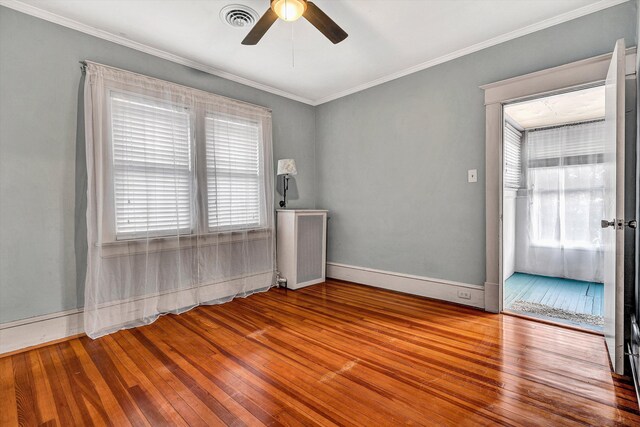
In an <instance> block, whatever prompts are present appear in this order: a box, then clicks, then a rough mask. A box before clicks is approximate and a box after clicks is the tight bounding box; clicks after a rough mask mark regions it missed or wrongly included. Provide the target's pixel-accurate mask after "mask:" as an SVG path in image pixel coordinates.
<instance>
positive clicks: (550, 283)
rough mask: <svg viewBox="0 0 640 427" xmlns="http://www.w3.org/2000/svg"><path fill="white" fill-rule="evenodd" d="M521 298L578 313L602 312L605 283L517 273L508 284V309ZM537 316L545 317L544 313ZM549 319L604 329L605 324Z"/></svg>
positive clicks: (505, 305)
mask: <svg viewBox="0 0 640 427" xmlns="http://www.w3.org/2000/svg"><path fill="white" fill-rule="evenodd" d="M518 300H520V301H527V302H533V303H538V304H544V305H547V306H550V307H554V308H559V309H562V310H566V311H570V312H574V313H585V314H592V315H596V316H602V315H603V303H604V285H603V284H602V283H595V282H583V281H580V280H571V279H562V278H558V277H548V276H536V275H533V274H526V273H514V274H513V276H511V277H509V278H508V279H507V280H506V281H505V284H504V308H505V310H509V306H510V305H511V304H513V303H514V302H515V301H518ZM536 317H541V318H544V316H536ZM547 320H553V321H557V322H560V323H568V324H572V325H574V326H585V327H588V328H589V329H596V330H602V328H601V327H596V326H592V325H589V326H587V325H575V324H574V323H573V322H570V321H566V320H564V319H552V318H549V319H547Z"/></svg>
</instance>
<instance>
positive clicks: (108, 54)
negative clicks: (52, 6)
mask: <svg viewBox="0 0 640 427" xmlns="http://www.w3.org/2000/svg"><path fill="white" fill-rule="evenodd" d="M84 59H89V60H93V61H96V62H100V63H104V64H108V65H112V66H115V67H119V68H124V69H127V70H131V71H135V72H138V73H142V74H146V75H150V76H154V77H158V78H161V79H165V80H169V81H173V82H177V83H180V84H184V85H188V86H192V87H195V88H198V89H203V90H206V91H210V92H214V93H217V94H220V95H224V96H228V97H231V98H235V99H240V100H243V101H248V102H251V103H254V104H258V105H263V106H266V107H270V108H272V109H273V141H274V160H277V159H279V158H285V157H286V158H289V157H291V158H295V159H296V162H297V164H298V171H299V174H298V175H297V176H296V177H295V181H293V180H292V182H291V186H290V188H291V189H293V190H294V191H292V193H293V194H292V195H293V199H292V200H291V203H290V206H292V207H297V206H300V207H314V206H315V188H316V187H315V159H314V138H315V129H314V126H315V118H314V117H315V111H314V108H313V107H311V106H308V105H304V104H301V103H298V102H295V101H291V100H289V99H286V98H282V97H279V96H276V95H272V94H269V93H266V92H262V91H259V90H256V89H253V88H250V87H247V86H243V85H240V84H237V83H234V82H231V81H228V80H225V79H222V78H218V77H215V76H212V75H209V74H206V73H203V72H200V71H196V70H193V69H190V68H187V67H184V66H181V65H177V64H175V63H172V62H169V61H165V60H162V59H159V58H156V57H153V56H150V55H146V54H144V53H141V52H138V51H135V50H132V49H128V48H125V47H122V46H119V45H116V44H113V43H110V42H107V41H104V40H101V39H98V38H95V37H91V36H88V35H86V34H82V33H79V32H76V31H73V30H70V29H67V28H64V27H61V26H58V25H54V24H52V23H49V22H46V21H42V20H39V19H36V18H33V17H30V16H27V15H24V14H22V13H18V12H15V11H13V10H11V9H8V8H5V7H0V323H2V322H7V321H12V320H17V319H24V318H28V317H32V316H37V315H41V314H48V313H53V312H58V311H62V310H69V309H73V308H76V307H80V306H82V302H83V298H84V297H83V293H82V289H83V282H84V274H85V269H86V259H85V255H84V251H85V250H86V240H85V239H86V237H85V236H86V234H85V233H86V224H85V219H84V215H85V208H86V204H85V192H86V168H85V166H84V161H85V160H84V154H85V153H84V136H83V132H84V129H83V125H82V121H81V120H80V122H79V123H78V120H77V119H78V117H81V115H80V116H79V114H80V111H79V106H80V107H81V106H82V99H81V93H82V90H81V89H82V82H81V77H82V75H81V72H80V65H79V64H78V61H81V60H84ZM274 171H275V169H274Z"/></svg>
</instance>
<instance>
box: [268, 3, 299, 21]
mask: <svg viewBox="0 0 640 427" xmlns="http://www.w3.org/2000/svg"><path fill="white" fill-rule="evenodd" d="M271 9H273V11H274V12H275V13H276V15H278V18H280V19H282V20H283V21H287V22H292V21H296V20H297V19H299V18H300V17H301V16H302V14H303V13H304V11H305V10H307V3H306V2H304V1H302V0H271Z"/></svg>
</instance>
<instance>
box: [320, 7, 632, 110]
mask: <svg viewBox="0 0 640 427" xmlns="http://www.w3.org/2000/svg"><path fill="white" fill-rule="evenodd" d="M627 1H632V0H600V1H599V2H596V3H592V4H590V5H587V6H584V7H581V8H579V9H576V10H573V11H571V12H567V13H563V14H561V15H558V16H555V17H553V18H549V19H546V20H544V21H540V22H538V23H535V24H532V25H528V26H526V27H523V28H520V29H518V30H515V31H511V32H509V33H506V34H502V35H500V36H497V37H494V38H491V39H489V40H486V41H484V42H481V43H476V44H474V45H471V46H469V47H465V48H463V49H460V50H456V51H455V52H451V53H448V54H446V55H443V56H440V57H438V58H435V59H431V60H429V61H426V62H423V63H421V64H417V65H414V66H412V67H409V68H405V69H404V70H400V71H397V72H395V73H391V74H387V75H385V76H382V77H380V78H377V79H375V80H371V81H370V82H367V83H363V84H361V85H358V86H354V87H352V88H350V89H346V90H343V91H341V92H337V93H334V94H333V95H329V96H326V97H323V98H320V99H317V100H315V102H314V105H320V104H325V103H327V102H330V101H333V100H335V99H338V98H343V97H345V96H347V95H351V94H353V93H356V92H361V91H363V90H365V89H369V88H372V87H374V86H378V85H381V84H383V83H386V82H389V81H391V80H395V79H399V78H400V77H404V76H407V75H409V74H413V73H416V72H418V71H422V70H426V69H427V68H431V67H434V66H436V65H439V64H442V63H445V62H448V61H452V60H454V59H457V58H460V57H462V56H465V55H469V54H471V53H475V52H478V51H480V50H482V49H486V48H488V47H492V46H495V45H498V44H500V43H504V42H507V41H509V40H513V39H516V38H518V37H522V36H525V35H527V34H531V33H535V32H536V31H540V30H544V29H545V28H549V27H553V26H554V25H558V24H562V23H564V22H567V21H571V20H573V19H576V18H580V17H582V16H585V15H589V14H591V13H594V12H598V11H600V10H603V9H607V8H610V7H613V6H617V5H619V4H622V3H626V2H627Z"/></svg>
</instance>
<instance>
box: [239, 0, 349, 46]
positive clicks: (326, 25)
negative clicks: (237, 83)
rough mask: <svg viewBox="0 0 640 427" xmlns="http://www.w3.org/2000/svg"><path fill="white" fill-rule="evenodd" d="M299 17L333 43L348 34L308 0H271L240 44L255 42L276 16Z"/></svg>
mask: <svg viewBox="0 0 640 427" xmlns="http://www.w3.org/2000/svg"><path fill="white" fill-rule="evenodd" d="M300 17H304V18H305V19H306V20H307V21H309V22H310V23H311V25H313V26H314V27H316V28H317V29H318V31H320V32H321V33H322V34H324V36H325V37H326V38H328V39H329V40H330V41H331V42H332V43H333V44H337V43H340V42H341V41H342V40H344V39H346V38H347V37H348V34H347V33H346V32H345V31H344V30H343V29H342V28H340V26H339V25H338V24H336V23H335V22H334V21H333V20H332V19H331V18H329V17H328V16H327V14H326V13H324V12H323V11H322V10H321V9H320V8H319V7H318V6H316V5H315V3H313V2H310V1H308V0H271V4H270V7H269V9H267V11H266V12H265V13H264V15H262V17H260V19H259V20H258V22H256V24H255V25H254V26H253V28H252V29H251V31H249V34H247V36H246V37H245V38H244V40H242V44H244V45H255V44H257V43H258V42H259V41H260V39H261V38H262V37H263V36H264V35H265V34H266V32H267V31H268V30H269V28H271V26H272V25H273V23H274V22H276V21H277V20H278V18H280V19H282V20H283V21H286V22H292V21H295V20H297V19H299V18H300Z"/></svg>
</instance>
